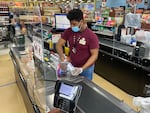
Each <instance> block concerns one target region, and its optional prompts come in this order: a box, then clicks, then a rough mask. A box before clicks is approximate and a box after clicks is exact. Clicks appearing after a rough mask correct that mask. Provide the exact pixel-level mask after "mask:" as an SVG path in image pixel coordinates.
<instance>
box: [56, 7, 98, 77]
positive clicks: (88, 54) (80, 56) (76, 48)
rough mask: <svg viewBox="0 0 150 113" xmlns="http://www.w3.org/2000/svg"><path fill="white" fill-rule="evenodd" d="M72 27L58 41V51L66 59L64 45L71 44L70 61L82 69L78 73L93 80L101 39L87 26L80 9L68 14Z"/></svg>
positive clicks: (62, 58)
mask: <svg viewBox="0 0 150 113" xmlns="http://www.w3.org/2000/svg"><path fill="white" fill-rule="evenodd" d="M67 18H68V19H69V21H70V25H71V27H70V28H68V29H66V30H65V31H64V32H63V34H62V36H61V38H60V39H59V41H58V43H57V46H56V47H57V52H58V54H59V56H60V58H61V61H64V59H65V58H64V54H63V46H64V45H65V44H66V42H67V43H68V44H69V49H70V55H69V61H70V62H71V64H72V65H73V66H74V67H75V68H76V69H80V70H82V71H80V72H79V73H78V75H81V76H85V77H86V78H88V79H89V80H92V76H93V72H94V63H95V61H96V59H97V57H98V51H99V40H98V37H97V36H96V34H94V33H93V32H92V30H91V29H90V28H88V27H87V24H86V22H85V21H84V18H83V12H82V11H81V10H80V9H73V10H71V11H69V13H68V14H67Z"/></svg>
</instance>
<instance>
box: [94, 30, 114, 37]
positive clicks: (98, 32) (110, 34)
mask: <svg viewBox="0 0 150 113" xmlns="http://www.w3.org/2000/svg"><path fill="white" fill-rule="evenodd" d="M93 32H94V33H96V34H101V35H107V36H114V34H113V33H105V32H104V31H93Z"/></svg>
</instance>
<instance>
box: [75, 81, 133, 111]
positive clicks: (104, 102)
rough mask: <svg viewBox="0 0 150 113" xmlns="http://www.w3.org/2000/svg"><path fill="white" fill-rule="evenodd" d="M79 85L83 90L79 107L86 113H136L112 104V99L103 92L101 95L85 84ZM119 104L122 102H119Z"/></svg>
mask: <svg viewBox="0 0 150 113" xmlns="http://www.w3.org/2000/svg"><path fill="white" fill-rule="evenodd" d="M79 84H80V85H82V87H83V90H82V94H81V97H80V99H79V102H78V106H80V108H81V109H82V110H83V111H84V112H85V113H135V112H133V111H132V110H127V109H126V110H127V111H126V110H124V109H123V108H122V109H121V107H122V105H119V106H117V104H115V101H114V102H112V100H109V99H111V98H109V97H107V95H105V93H103V92H102V94H100V93H99V92H98V91H96V90H94V89H93V88H91V87H89V86H88V85H86V84H85V83H84V82H80V83H79ZM99 91H100V90H99ZM118 101H119V100H118ZM118 101H117V102H118ZM119 103H121V102H120V101H119Z"/></svg>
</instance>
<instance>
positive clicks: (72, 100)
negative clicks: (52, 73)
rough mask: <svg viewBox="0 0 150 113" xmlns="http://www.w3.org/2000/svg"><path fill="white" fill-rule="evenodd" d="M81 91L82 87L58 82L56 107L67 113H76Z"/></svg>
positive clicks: (62, 81) (55, 97) (67, 82)
mask: <svg viewBox="0 0 150 113" xmlns="http://www.w3.org/2000/svg"><path fill="white" fill-rule="evenodd" d="M81 91H82V86H81V85H78V84H75V83H72V82H69V81H65V80H58V81H57V82H56V85H55V96H54V107H56V108H59V109H61V110H62V111H63V112H66V113H74V112H75V110H76V106H77V102H78V99H79V97H80V94H81Z"/></svg>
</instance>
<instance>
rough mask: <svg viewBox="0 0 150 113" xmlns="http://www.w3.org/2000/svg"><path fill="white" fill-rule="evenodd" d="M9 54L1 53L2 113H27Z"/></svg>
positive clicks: (6, 50) (0, 109)
mask: <svg viewBox="0 0 150 113" xmlns="http://www.w3.org/2000/svg"><path fill="white" fill-rule="evenodd" d="M8 52H9V50H8V49H5V50H3V51H0V100H1V102H0V113H27V111H26V108H25V105H24V102H23V99H22V96H21V93H20V92H19V89H18V87H17V84H16V81H15V76H14V69H13V64H12V61H11V58H10V56H9V54H8Z"/></svg>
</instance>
